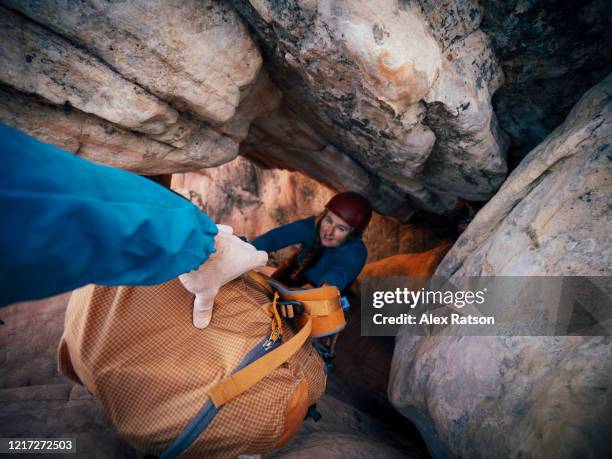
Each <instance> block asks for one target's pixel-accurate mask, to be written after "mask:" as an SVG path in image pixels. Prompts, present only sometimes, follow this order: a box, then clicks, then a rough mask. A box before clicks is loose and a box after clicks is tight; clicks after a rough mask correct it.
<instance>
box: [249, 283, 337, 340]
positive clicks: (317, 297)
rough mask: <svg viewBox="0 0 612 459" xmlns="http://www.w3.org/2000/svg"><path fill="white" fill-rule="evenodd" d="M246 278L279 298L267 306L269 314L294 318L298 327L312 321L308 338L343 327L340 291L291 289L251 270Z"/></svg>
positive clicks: (320, 288)
mask: <svg viewBox="0 0 612 459" xmlns="http://www.w3.org/2000/svg"><path fill="white" fill-rule="evenodd" d="M248 275H249V277H250V278H251V279H253V280H254V281H255V282H257V283H258V284H260V285H261V286H262V287H264V288H265V289H266V290H268V291H269V292H270V293H274V294H277V295H278V298H279V299H280V301H279V302H276V301H275V302H274V303H273V304H271V305H270V309H271V310H270V311H269V313H270V315H273V314H275V313H277V312H278V313H279V314H280V315H282V316H283V317H286V318H289V319H293V318H295V321H296V323H297V325H298V327H299V328H302V327H304V326H305V324H306V323H307V322H308V321H309V320H311V321H312V330H311V333H310V337H311V338H323V337H326V336H331V335H334V334H336V333H338V332H340V331H342V330H343V329H344V327H345V326H346V319H345V318H344V311H343V310H342V306H341V304H340V292H339V291H338V289H337V288H336V287H334V286H331V285H328V286H324V287H318V288H311V289H291V288H289V287H287V286H285V285H283V284H281V283H280V282H278V281H277V280H274V279H270V278H269V277H267V276H264V275H263V274H260V273H258V272H255V271H250V272H249V273H248ZM272 309H274V310H272Z"/></svg>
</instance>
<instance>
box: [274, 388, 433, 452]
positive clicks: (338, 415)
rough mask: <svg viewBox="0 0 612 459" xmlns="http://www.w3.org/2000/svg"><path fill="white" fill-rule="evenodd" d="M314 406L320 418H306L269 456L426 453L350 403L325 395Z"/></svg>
mask: <svg viewBox="0 0 612 459" xmlns="http://www.w3.org/2000/svg"><path fill="white" fill-rule="evenodd" d="M317 408H318V410H319V411H320V412H321V414H322V416H323V417H322V419H321V421H319V422H317V423H315V422H313V421H312V420H311V419H307V420H305V421H304V424H303V425H302V429H301V430H300V432H299V433H298V435H297V436H296V437H295V438H294V439H293V440H292V441H291V442H289V444H287V445H286V446H285V447H283V448H282V449H280V450H278V451H275V452H274V453H273V454H272V455H271V456H270V457H273V458H303V457H312V458H315V457H331V458H344V457H363V458H378V457H385V458H386V457H390V458H400V457H402V458H415V459H416V458H422V457H425V456H424V454H423V453H422V451H421V450H420V448H418V447H417V446H416V445H414V444H412V443H410V442H409V441H406V439H403V438H401V437H399V436H397V435H395V434H394V433H393V432H392V431H390V430H389V429H388V428H387V427H386V426H385V425H384V424H382V423H381V422H380V421H378V420H376V419H375V418H373V417H371V416H368V415H366V414H364V413H362V412H360V411H359V410H356V409H355V408H354V407H353V406H351V405H349V404H346V403H343V402H341V401H339V400H336V399H335V398H333V397H330V396H327V395H324V396H323V397H322V398H321V399H320V400H319V401H318V402H317Z"/></svg>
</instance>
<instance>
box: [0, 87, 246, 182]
mask: <svg viewBox="0 0 612 459" xmlns="http://www.w3.org/2000/svg"><path fill="white" fill-rule="evenodd" d="M0 121H1V122H3V123H6V124H8V125H11V126H13V127H15V128H17V129H20V130H22V131H24V132H25V133H27V134H30V135H32V136H34V137H36V138H38V139H40V140H42V141H44V142H48V143H51V144H53V145H56V146H57V147H59V148H62V149H64V150H67V151H70V152H73V153H76V154H78V155H79V156H83V157H84V158H87V159H90V160H92V161H95V162H99V163H104V164H107V165H109V166H114V167H118V168H121V169H126V170H129V171H132V172H136V173H139V174H145V175H153V174H163V173H172V172H179V171H188V170H193V169H195V168H200V167H203V166H206V165H208V166H215V165H217V164H219V163H223V162H225V161H227V160H229V159H231V158H233V157H235V155H236V154H237V152H238V151H237V150H238V145H237V144H236V143H234V142H233V141H232V140H231V139H230V138H229V137H226V136H224V135H222V134H219V133H217V132H215V131H212V130H210V129H209V130H202V131H199V132H197V134H196V135H195V136H193V137H192V139H191V140H190V142H192V143H193V148H191V147H189V148H185V149H178V148H174V147H172V146H170V145H168V144H166V143H162V142H158V141H155V140H152V139H149V138H147V137H144V136H142V135H140V134H138V133H135V132H131V131H127V130H124V129H121V128H119V127H117V126H116V125H114V124H111V123H109V122H106V121H104V120H101V119H100V118H97V117H94V116H91V115H87V114H85V113H83V112H80V111H78V110H75V109H72V108H70V107H63V108H60V107H55V106H51V105H47V104H43V103H41V102H39V101H37V100H36V99H34V98H30V97H26V96H24V95H23V94H19V93H15V92H8V91H6V90H4V89H3V88H0Z"/></svg>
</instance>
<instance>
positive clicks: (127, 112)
mask: <svg viewBox="0 0 612 459" xmlns="http://www.w3.org/2000/svg"><path fill="white" fill-rule="evenodd" d="M2 3H3V4H4V5H5V6H6V8H10V9H5V8H2V9H1V11H0V21H1V23H2V24H3V25H4V27H0V29H1V30H2V32H1V34H2V45H1V46H0V63H1V64H2V68H3V71H2V72H0V82H2V83H3V84H4V85H6V87H7V88H6V91H7V92H8V93H10V94H14V97H15V99H21V100H22V101H25V106H23V107H20V108H15V107H14V106H15V102H12V101H10V99H9V101H8V102H7V104H6V106H5V107H3V111H6V112H8V113H5V114H4V115H3V117H2V121H3V122H5V123H8V124H12V125H14V126H16V127H19V128H20V129H22V130H24V131H26V132H28V133H31V134H34V135H37V136H38V137H39V138H41V139H42V140H45V141H49V142H51V143H53V142H54V141H56V140H57V139H58V138H63V142H61V143H60V144H58V146H63V145H65V144H66V143H71V144H76V145H80V146H79V147H78V148H77V149H71V151H76V150H78V152H79V154H81V155H83V156H85V157H88V158H91V159H94V160H95V161H98V162H103V163H106V164H110V165H114V166H117V167H122V168H125V169H129V170H132V171H136V172H141V173H147V174H157V173H163V172H180V171H184V170H189V169H191V170H193V169H199V168H202V167H211V166H216V165H219V164H222V163H225V162H227V161H229V160H231V159H233V158H234V157H235V156H236V155H237V153H238V143H239V142H240V141H241V140H242V139H243V138H244V137H245V136H246V135H247V132H248V128H249V125H250V123H251V122H252V120H253V119H254V118H255V117H257V116H258V115H261V114H263V113H265V112H267V111H271V110H273V109H275V108H276V107H277V106H278V104H279V103H280V99H281V94H280V92H279V91H278V89H277V88H276V87H275V86H274V84H273V83H272V82H271V81H270V80H269V79H268V78H267V75H266V74H265V73H264V72H261V71H260V69H261V56H260V54H259V51H258V50H257V47H256V45H255V43H254V42H253V40H251V38H250V36H249V34H248V32H247V31H246V28H245V26H244V25H243V23H242V21H241V19H240V18H239V16H238V15H237V14H236V13H235V12H234V11H233V10H232V9H231V8H230V7H228V6H227V5H225V4H224V3H223V2H215V1H206V2H203V3H198V2H175V3H163V4H161V3H160V4H152V3H150V2H129V3H111V4H108V3H106V2H97V1H89V2H65V1H59V0H58V1H51V2H44V3H37V2H11V1H8V0H7V1H3V2H2ZM203 43H205V45H202V44H203ZM17 91H18V92H17ZM23 94H28V95H29V97H27V98H24V95H23ZM41 102H42V103H44V104H47V105H50V106H57V107H58V108H62V107H63V108H64V109H65V110H66V111H67V112H69V113H73V110H70V108H73V109H74V111H77V112H82V114H83V115H84V116H86V115H87V116H89V118H85V117H84V116H80V115H77V116H69V115H68V114H63V113H62V111H61V110H57V112H56V114H55V118H56V119H55V120H54V125H55V126H54V127H52V128H45V127H44V126H39V125H38V121H39V120H38V119H37V118H38V115H37V113H36V106H37V105H38V104H39V103H41ZM22 104H23V102H22V103H20V104H19V105H22ZM45 111H48V110H46V109H45ZM84 119H87V122H84V121H83V120H84ZM107 122H108V123H110V124H107ZM83 124H86V125H87V126H88V127H94V128H93V129H88V130H87V132H86V133H80V131H81V130H82V127H83V126H82V125H83ZM57 126H62V127H63V129H61V133H55V132H54V131H55V128H56V127H57ZM100 128H101V129H100ZM123 131H127V132H125V133H124V132H123ZM130 131H131V132H130ZM132 133H138V135H137V136H136V137H134V136H133V135H131V134H132ZM140 134H144V135H140ZM118 137H120V138H122V139H123V140H125V142H123V141H122V142H117V140H118ZM84 138H85V140H84ZM124 143H125V144H127V147H124V146H123V145H122V144H124ZM162 157H163V159H162Z"/></svg>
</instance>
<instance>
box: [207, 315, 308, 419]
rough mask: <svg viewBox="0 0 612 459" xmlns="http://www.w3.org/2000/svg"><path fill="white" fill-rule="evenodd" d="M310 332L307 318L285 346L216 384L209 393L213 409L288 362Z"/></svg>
mask: <svg viewBox="0 0 612 459" xmlns="http://www.w3.org/2000/svg"><path fill="white" fill-rule="evenodd" d="M311 330H312V319H310V318H309V319H308V321H307V322H306V323H305V324H304V326H303V327H302V329H301V330H300V331H299V332H298V333H297V334H296V335H295V336H293V337H292V338H291V339H290V340H289V341H287V342H286V343H285V344H282V345H281V346H279V347H277V348H276V349H274V350H273V351H271V352H269V353H268V354H266V355H264V356H263V357H261V358H260V359H258V360H256V361H255V362H253V363H251V364H250V365H247V366H246V367H244V368H243V369H242V370H239V371H237V372H236V373H234V374H233V375H231V376H229V377H227V378H226V379H224V380H223V381H221V382H219V383H217V384H216V385H215V386H214V387H213V388H212V389H211V390H210V393H209V395H210V399H211V400H212V402H213V404H214V405H215V407H217V408H220V407H221V406H223V405H224V404H225V403H227V402H229V401H230V400H232V399H234V398H235V397H238V396H239V395H240V394H242V393H243V392H245V391H247V390H249V389H250V388H251V387H252V386H254V385H255V384H257V383H258V382H259V381H261V380H262V379H263V378H265V377H266V376H268V375H269V374H270V373H272V372H273V371H274V370H276V369H277V368H278V367H279V366H281V365H282V364H283V363H285V362H286V361H287V360H289V359H290V358H291V356H292V355H293V354H295V353H296V352H297V351H298V350H299V349H300V348H301V347H302V345H303V344H304V343H305V342H306V340H307V339H308V338H309V337H310V331H311Z"/></svg>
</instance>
